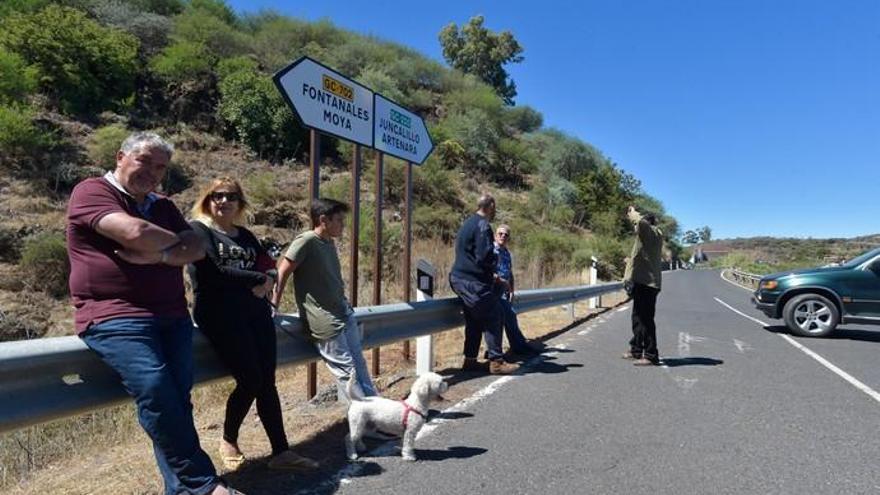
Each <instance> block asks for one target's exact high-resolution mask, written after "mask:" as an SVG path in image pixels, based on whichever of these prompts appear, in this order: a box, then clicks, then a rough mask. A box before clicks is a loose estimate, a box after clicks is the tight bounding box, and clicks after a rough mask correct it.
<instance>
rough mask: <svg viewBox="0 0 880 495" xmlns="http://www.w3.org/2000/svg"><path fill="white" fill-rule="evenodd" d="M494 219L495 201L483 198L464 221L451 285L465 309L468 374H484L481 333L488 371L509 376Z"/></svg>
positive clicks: (459, 233) (456, 248)
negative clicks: (502, 347) (496, 272)
mask: <svg viewBox="0 0 880 495" xmlns="http://www.w3.org/2000/svg"><path fill="white" fill-rule="evenodd" d="M494 218H495V198H493V197H492V196H491V195H489V194H483V195H482V196H480V199H479V201H478V202H477V211H476V213H474V214H473V215H471V216H470V217H468V218H467V220H465V221H464V224H463V225H462V226H461V228H460V229H459V230H458V235H457V237H456V239H455V263H454V264H453V265H452V271H451V272H450V273H449V285H450V286H451V287H452V290H453V291H455V293H456V294H458V297H460V298H461V301H462V303H463V306H464V321H465V326H464V364H463V365H462V369H463V370H465V371H483V370H485V367H484V365H482V364H480V363H479V362H477V354H479V352H480V340H481V334H482V335H484V336H485V338H486V347H487V348H488V350H487V354H488V356H489V372H490V373H492V374H497V375H506V374H510V373H513V372H514V371H516V369H517V367H516V366H514V365H511V364H508V363H506V362H505V361H504V358H503V354H504V353H503V351H502V350H501V341H502V336H501V306H500V305H499V293H498V291H496V290H494V288H495V287H494V286H495V284H496V283H498V276H497V275H496V274H495V263H496V257H495V251H494V247H495V245H494V235H493V230H492V225H491V224H490V223H489V222H491V221H492V220H493V219H494Z"/></svg>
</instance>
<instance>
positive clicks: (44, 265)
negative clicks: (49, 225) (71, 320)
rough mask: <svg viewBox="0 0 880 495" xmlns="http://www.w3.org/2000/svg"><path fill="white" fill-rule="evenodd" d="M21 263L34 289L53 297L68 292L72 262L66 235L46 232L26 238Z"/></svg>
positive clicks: (61, 295) (19, 264)
mask: <svg viewBox="0 0 880 495" xmlns="http://www.w3.org/2000/svg"><path fill="white" fill-rule="evenodd" d="M18 266H19V267H20V268H21V272H22V277H23V278H24V281H25V283H26V284H28V285H29V286H31V287H32V288H33V289H35V290H42V291H44V292H46V293H47V294H49V295H51V296H53V297H63V296H65V295H67V293H68V285H67V282H68V277H69V276H70V262H69V261H68V259H67V245H66V243H65V241H64V235H63V234H60V233H56V232H44V233H41V234H37V235H36V236H34V237H32V238H30V239H28V240H27V241H25V244H24V248H23V249H22V251H21V260H20V261H19V263H18Z"/></svg>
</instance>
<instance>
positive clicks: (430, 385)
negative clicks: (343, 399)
mask: <svg viewBox="0 0 880 495" xmlns="http://www.w3.org/2000/svg"><path fill="white" fill-rule="evenodd" d="M447 388H448V386H447V385H446V382H444V381H443V377H442V376H440V375H438V374H437V373H425V374H424V375H422V376H420V377H419V378H418V379H416V381H415V383H413V385H412V390H411V391H410V394H409V396H408V397H407V398H406V399H405V400H391V399H386V398H384V397H364V396H363V393H361V391H360V387H358V386H357V384H356V383H355V378H354V375H352V376H351V378H350V379H349V380H348V386H347V391H348V396H349V397H350V398H351V403H350V404H349V407H348V429H349V434H348V436H347V437H346V438H345V451H346V454H347V455H348V458H349V459H350V460H356V459H357V458H358V450H364V449H365V448H366V447H365V446H364V442H363V440H362V438H363V436H364V434H365V433H367V432H368V431H375V430H376V429H379V430H381V431H383V432H388V433H393V434H397V435H401V436H403V447H402V448H401V452H400V454H401V456H402V457H403V459H404V460H406V461H415V460H416V453H415V450H414V447H415V442H416V435H418V433H419V430H420V429H422V426H423V425H424V424H425V420H426V419H427V416H428V404H429V403H430V402H431V399H434V398H436V397H439V396H440V394H442V393H443V392H446V389H447Z"/></svg>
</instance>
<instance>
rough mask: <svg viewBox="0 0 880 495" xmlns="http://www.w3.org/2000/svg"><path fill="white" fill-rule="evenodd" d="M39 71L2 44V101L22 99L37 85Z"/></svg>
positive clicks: (0, 55) (0, 93)
mask: <svg viewBox="0 0 880 495" xmlns="http://www.w3.org/2000/svg"><path fill="white" fill-rule="evenodd" d="M37 76H38V71H37V68H36V67H32V66H29V65H27V63H26V62H25V61H24V59H23V58H21V57H20V56H19V55H18V54H16V53H12V52H10V51H8V50H6V49H4V48H3V47H2V46H0V103H7V104H8V103H11V102H13V101H22V100H24V98H25V97H26V96H27V95H29V94H31V93H33V91H34V90H35V89H36V87H37Z"/></svg>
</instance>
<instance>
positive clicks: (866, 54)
mask: <svg viewBox="0 0 880 495" xmlns="http://www.w3.org/2000/svg"><path fill="white" fill-rule="evenodd" d="M230 5H232V6H233V8H234V9H236V10H237V11H238V12H243V11H246V12H253V11H256V10H259V9H273V10H276V11H278V12H281V13H283V14H287V15H291V16H294V17H299V18H302V19H309V20H317V19H321V18H327V19H330V20H331V21H332V22H333V23H334V24H336V25H338V26H340V27H344V28H347V29H351V30H354V31H357V32H360V33H364V34H373V35H376V36H379V37H381V38H384V39H387V40H390V41H395V42H398V43H402V44H405V45H407V46H410V47H412V48H414V49H416V50H418V51H420V52H422V53H424V54H425V55H427V56H429V57H431V58H434V59H436V60H440V61H442V54H441V49H440V45H439V42H438V41H437V34H438V33H439V31H440V29H441V28H442V27H443V26H444V25H446V24H448V23H449V22H455V23H457V24H459V25H461V24H462V23H465V22H467V20H468V19H469V18H470V17H471V16H473V15H476V14H482V15H483V16H485V18H486V25H487V27H489V28H490V29H492V30H496V31H500V30H509V31H511V32H513V34H514V36H515V37H516V38H517V39H518V40H519V42H520V44H521V45H522V46H523V47H524V48H525V52H524V56H525V60H524V61H523V62H522V63H520V64H516V65H513V66H510V67H509V72H510V73H511V75H512V77H513V79H514V81H515V82H516V84H517V89H518V92H519V95H518V96H517V98H516V101H517V104H525V105H530V106H533V107H535V108H536V109H538V110H539V111H541V112H542V113H543V115H544V121H545V125H547V126H552V127H556V128H559V129H561V130H563V131H565V132H567V133H568V134H571V135H574V136H577V137H579V138H581V139H583V140H584V141H587V142H589V143H591V144H593V145H594V146H596V147H597V148H599V149H600V150H602V151H603V152H604V153H605V154H606V155H607V156H609V157H610V158H611V159H613V160H614V161H615V162H617V163H618V165H620V166H621V167H622V168H624V169H625V170H627V171H629V172H632V173H633V174H635V175H636V176H637V177H638V178H639V179H641V180H642V184H643V187H644V188H645V190H646V191H647V192H648V193H650V194H652V195H653V196H655V197H657V198H658V199H660V200H661V201H662V202H663V203H664V205H665V206H666V209H667V211H669V212H670V213H671V214H673V215H675V216H676V217H677V218H678V219H679V222H680V223H681V225H682V227H683V228H685V229H688V228H697V227H700V226H702V225H709V226H710V227H711V228H712V229H713V233H714V236H715V237H716V238H724V237H745V236H754V235H772V236H794V237H852V236H858V235H867V234H876V233H880V218H878V217H880V215H878V213H880V208H878V207H877V204H878V203H877V201H876V199H875V198H876V191H877V189H878V187H877V186H880V171H878V168H880V1H878V0H838V1H833V2H832V1H824V0H822V1H818V0H642V1H636V0H631V1H619V0H606V1H592V0H587V1H582V2H577V1H571V2H555V1H551V0H545V1H541V2H535V1H520V0H508V1H492V2H489V1H460V0H448V1H445V2H430V3H429V2H401V1H399V0H398V1H385V0H377V1H371V2H366V1H345V2H296V3H292V2H281V1H277V0H275V1H273V0H256V1H253V0H252V1H246V2H245V1H241V0H233V1H231V2H230Z"/></svg>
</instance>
